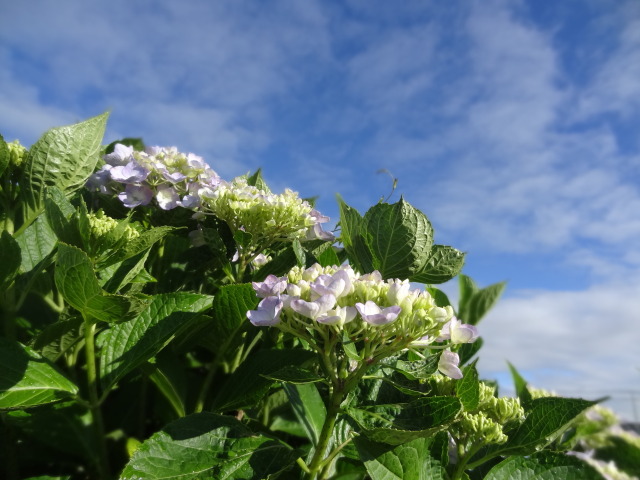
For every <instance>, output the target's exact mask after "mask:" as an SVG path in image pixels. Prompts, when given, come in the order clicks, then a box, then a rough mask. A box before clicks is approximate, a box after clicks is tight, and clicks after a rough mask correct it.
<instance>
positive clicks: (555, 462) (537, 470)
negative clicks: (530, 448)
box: [484, 452, 603, 480]
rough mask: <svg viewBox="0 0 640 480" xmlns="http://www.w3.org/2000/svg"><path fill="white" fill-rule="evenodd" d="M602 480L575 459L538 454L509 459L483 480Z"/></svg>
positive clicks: (595, 472) (551, 454) (550, 453)
mask: <svg viewBox="0 0 640 480" xmlns="http://www.w3.org/2000/svg"><path fill="white" fill-rule="evenodd" d="M514 478H517V479H518V480H555V479H560V478H561V479H563V480H602V478H603V477H602V475H601V474H600V473H598V472H597V471H596V470H595V469H594V468H593V467H592V466H590V465H587V464H586V463H584V462H583V461H582V460H580V459H578V458H577V457H573V456H569V455H563V454H561V453H555V452H539V453H535V454H533V455H531V456H529V457H520V456H517V457H510V458H507V459H506V460H504V461H502V462H500V463H499V464H498V465H496V466H494V467H493V468H492V469H491V470H490V471H489V473H488V474H487V476H486V477H484V480H511V479H514Z"/></svg>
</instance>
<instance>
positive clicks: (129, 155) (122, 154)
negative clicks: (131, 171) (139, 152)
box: [102, 143, 133, 167]
mask: <svg viewBox="0 0 640 480" xmlns="http://www.w3.org/2000/svg"><path fill="white" fill-rule="evenodd" d="M102 158H103V160H104V161H105V163H106V164H107V165H111V166H113V167H117V166H124V165H126V164H127V163H129V162H130V161H131V160H133V147H129V146H127V145H122V144H121V143H116V145H115V146H114V147H113V152H111V153H108V154H106V155H105V156H104V157H102Z"/></svg>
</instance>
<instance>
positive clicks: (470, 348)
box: [457, 337, 484, 366]
mask: <svg viewBox="0 0 640 480" xmlns="http://www.w3.org/2000/svg"><path fill="white" fill-rule="evenodd" d="M482 345H484V340H483V339H482V337H478V338H477V339H476V341H475V342H473V343H463V344H462V345H460V346H459V348H458V351H457V354H458V356H459V357H460V364H459V366H462V365H464V364H465V363H467V362H468V361H469V360H471V359H472V358H473V356H474V355H475V354H476V353H478V352H479V351H480V349H481V348H482Z"/></svg>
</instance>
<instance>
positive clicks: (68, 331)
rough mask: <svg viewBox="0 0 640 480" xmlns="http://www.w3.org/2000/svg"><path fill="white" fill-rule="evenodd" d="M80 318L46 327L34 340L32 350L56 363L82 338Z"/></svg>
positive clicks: (60, 321)
mask: <svg viewBox="0 0 640 480" xmlns="http://www.w3.org/2000/svg"><path fill="white" fill-rule="evenodd" d="M82 328H83V321H82V318H81V317H80V316H74V317H71V318H68V319H65V320H58V321H57V322H55V323H53V324H51V325H47V327H45V329H44V330H43V331H42V332H40V333H39V334H38V335H37V336H36V337H35V339H34V342H33V348H34V349H35V350H37V351H39V352H40V353H41V354H42V356H43V357H44V358H46V359H47V360H50V361H52V362H56V361H57V360H58V359H59V358H60V356H61V355H62V354H63V353H64V352H66V351H67V350H68V349H69V348H70V347H72V346H73V345H75V344H76V343H78V342H79V341H80V340H82V339H83V338H84V335H83V330H82Z"/></svg>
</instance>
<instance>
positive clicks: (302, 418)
mask: <svg viewBox="0 0 640 480" xmlns="http://www.w3.org/2000/svg"><path fill="white" fill-rule="evenodd" d="M284 390H285V392H287V397H288V398H289V401H290V402H291V407H292V408H293V411H294V413H295V414H296V417H297V418H298V421H299V422H300V425H302V427H303V428H304V430H305V432H306V434H307V437H308V438H309V440H311V443H312V444H313V445H314V446H315V445H317V444H318V438H319V437H320V432H321V430H322V425H323V424H324V421H325V418H326V417H327V409H326V407H325V405H324V402H323V401H322V397H321V396H320V392H318V389H317V388H316V386H315V385H314V384H312V383H306V384H304V385H291V384H285V385H284Z"/></svg>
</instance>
